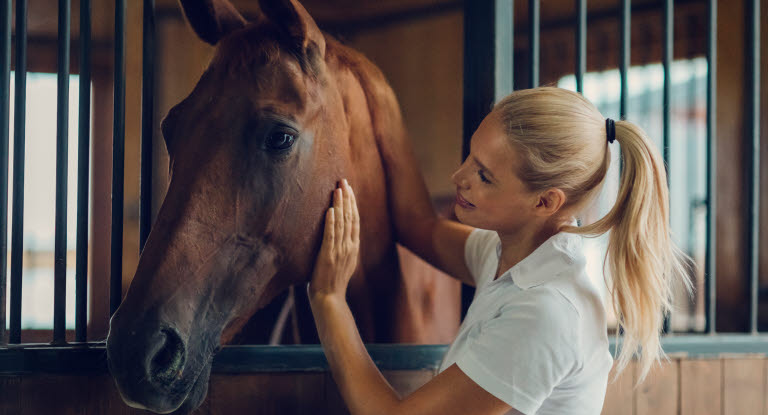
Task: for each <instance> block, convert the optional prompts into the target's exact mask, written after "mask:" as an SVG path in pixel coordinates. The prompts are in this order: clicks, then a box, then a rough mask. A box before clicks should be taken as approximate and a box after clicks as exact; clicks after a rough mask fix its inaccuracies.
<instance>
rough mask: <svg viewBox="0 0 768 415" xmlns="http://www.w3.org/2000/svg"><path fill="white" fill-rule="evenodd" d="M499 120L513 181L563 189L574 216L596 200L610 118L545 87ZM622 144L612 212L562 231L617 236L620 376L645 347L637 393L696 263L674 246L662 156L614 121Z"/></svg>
mask: <svg viewBox="0 0 768 415" xmlns="http://www.w3.org/2000/svg"><path fill="white" fill-rule="evenodd" d="M494 112H495V113H496V114H497V116H498V117H499V118H498V119H500V120H501V123H502V126H503V128H504V129H505V132H506V135H507V136H508V138H509V140H510V143H511V144H512V145H513V148H514V149H515V150H517V151H518V153H519V154H520V155H521V157H520V162H521V168H520V170H519V171H517V172H516V173H517V175H518V176H519V177H520V179H521V180H522V181H523V182H525V183H526V184H527V186H528V188H529V189H530V190H531V191H539V190H545V189H548V188H558V189H560V190H562V191H563V192H564V193H565V195H566V202H565V204H564V205H563V207H562V209H568V210H573V212H580V211H581V210H583V209H584V207H585V206H588V205H589V204H590V203H591V202H592V201H594V199H595V198H596V197H597V195H598V194H599V193H600V190H601V188H602V186H603V183H604V179H605V176H606V172H607V171H608V167H609V165H610V161H611V157H610V150H609V143H608V140H607V135H606V133H607V132H606V123H605V118H604V117H603V115H602V114H600V111H598V110H597V108H595V106H594V105H592V103H591V102H589V100H587V99H586V98H584V97H583V96H582V95H581V94H578V93H576V92H573V91H569V90H566V89H560V88H554V87H540V88H535V89H526V90H520V91H515V92H513V93H512V94H510V95H508V96H507V97H505V98H504V99H503V100H501V101H500V102H499V103H497V104H496V105H495V107H494ZM615 137H616V141H617V142H619V143H620V144H621V156H622V158H623V169H622V173H621V179H620V187H619V192H618V197H617V199H616V203H615V205H614V206H613V208H612V209H611V210H610V212H608V214H606V216H605V217H603V218H602V219H600V220H598V221H596V222H594V223H591V224H588V225H585V226H581V227H576V226H564V227H563V228H562V231H564V232H570V233H574V234H581V235H586V236H592V237H596V236H599V235H602V234H604V233H605V232H608V231H609V230H610V231H611V232H610V237H609V241H608V252H607V254H606V259H605V260H606V261H607V262H608V264H609V266H610V271H611V276H612V277H613V283H612V287H609V292H610V295H611V298H612V299H613V310H614V312H615V313H616V317H617V319H618V324H619V327H618V328H617V330H616V331H617V334H616V339H617V342H616V346H617V349H618V332H619V329H623V331H624V334H623V336H624V341H623V345H622V347H621V353H620V355H619V358H618V363H617V367H616V372H615V373H616V376H618V374H619V373H621V372H622V371H623V370H624V368H625V367H626V365H627V364H628V363H629V361H630V360H631V359H632V358H633V354H634V353H635V352H636V351H638V352H639V351H640V350H639V349H641V350H642V353H639V369H640V371H639V376H638V381H637V383H636V385H635V387H637V385H639V384H640V383H642V382H643V381H644V380H645V377H646V376H647V374H648V372H649V371H650V370H651V367H652V365H653V364H654V363H655V362H657V361H659V360H660V358H661V357H663V358H665V359H668V358H667V356H666V354H665V353H664V350H663V349H662V348H661V343H660V341H659V338H660V332H661V330H662V326H663V315H664V314H665V313H666V312H668V311H670V310H671V309H672V297H673V287H674V285H675V283H677V282H682V283H683V284H684V286H685V288H686V289H687V290H688V292H689V293H691V294H692V293H693V284H692V283H691V281H690V277H689V272H690V269H689V266H688V264H691V263H692V261H690V258H688V257H687V255H685V253H683V252H682V251H681V250H680V249H679V248H677V247H676V246H675V244H674V243H673V241H672V237H671V231H670V225H669V191H668V189H667V175H666V172H665V170H664V162H663V160H662V158H661V156H660V155H659V152H658V150H657V149H656V148H655V146H654V145H653V144H652V142H651V140H650V139H649V138H648V136H647V135H646V134H645V132H644V131H643V130H642V129H641V128H640V127H638V126H637V125H635V124H632V123H631V122H629V121H624V120H620V121H616V122H615ZM604 263H605V262H604ZM614 358H616V356H615V355H614ZM616 376H615V377H614V380H615V379H616Z"/></svg>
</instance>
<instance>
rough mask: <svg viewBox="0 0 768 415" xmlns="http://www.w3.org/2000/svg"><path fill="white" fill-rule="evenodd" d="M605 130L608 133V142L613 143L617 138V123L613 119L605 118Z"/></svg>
mask: <svg viewBox="0 0 768 415" xmlns="http://www.w3.org/2000/svg"><path fill="white" fill-rule="evenodd" d="M605 132H606V134H607V135H608V142H609V143H613V141H614V140H616V123H614V122H613V120H612V119H610V118H606V119H605Z"/></svg>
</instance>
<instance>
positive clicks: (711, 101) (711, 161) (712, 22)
mask: <svg viewBox="0 0 768 415" xmlns="http://www.w3.org/2000/svg"><path fill="white" fill-rule="evenodd" d="M716 114H717V0H709V7H708V15H707V245H706V253H705V264H704V267H705V269H704V275H705V278H706V287H707V288H706V295H705V297H704V301H705V307H704V309H705V311H706V313H707V316H706V319H705V321H706V326H705V328H704V330H705V331H706V332H707V333H709V334H715V308H716V299H717V291H716V288H715V282H716V280H715V276H716V275H715V271H716V266H715V265H716V262H715V260H716V252H717V251H716V248H717V244H716V242H715V231H716V229H717V228H716V225H717V218H716V212H717V211H716V206H717V205H716V203H715V201H716V195H717V186H716V185H717V130H716V127H717V118H716Z"/></svg>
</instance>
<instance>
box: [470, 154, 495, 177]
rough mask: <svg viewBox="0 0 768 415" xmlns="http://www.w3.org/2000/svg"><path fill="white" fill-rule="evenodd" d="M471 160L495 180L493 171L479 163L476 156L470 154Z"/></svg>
mask: <svg viewBox="0 0 768 415" xmlns="http://www.w3.org/2000/svg"><path fill="white" fill-rule="evenodd" d="M472 161H474V162H475V163H476V164H477V165H478V166H480V168H481V169H483V170H485V172H486V173H488V175H489V176H491V178H492V179H493V180H496V176H494V175H493V172H492V171H491V170H490V169H488V167H485V164H483V163H480V160H478V159H477V157H475V156H472Z"/></svg>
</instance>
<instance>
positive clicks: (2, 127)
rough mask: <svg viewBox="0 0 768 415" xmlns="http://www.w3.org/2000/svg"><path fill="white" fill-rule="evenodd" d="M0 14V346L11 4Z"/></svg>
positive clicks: (0, 340)
mask: <svg viewBox="0 0 768 415" xmlns="http://www.w3.org/2000/svg"><path fill="white" fill-rule="evenodd" d="M0 7H2V13H0V16H2V17H0V345H4V344H6V343H7V341H6V338H5V325H6V315H5V304H6V303H5V301H6V300H5V296H6V290H7V284H6V283H7V277H8V144H9V143H8V138H9V137H8V134H9V127H10V123H9V117H10V105H9V104H10V98H11V96H10V94H11V90H10V84H11V0H5V1H3V4H2V5H0Z"/></svg>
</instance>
